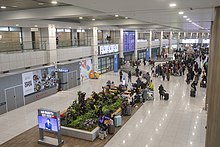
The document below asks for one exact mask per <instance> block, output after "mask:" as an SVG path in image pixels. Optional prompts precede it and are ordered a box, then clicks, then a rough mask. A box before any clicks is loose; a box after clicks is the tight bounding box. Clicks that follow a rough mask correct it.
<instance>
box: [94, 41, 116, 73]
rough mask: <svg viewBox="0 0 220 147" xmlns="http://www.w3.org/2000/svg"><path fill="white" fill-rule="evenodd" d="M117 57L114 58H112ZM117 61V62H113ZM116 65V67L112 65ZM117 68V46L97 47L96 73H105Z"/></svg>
mask: <svg viewBox="0 0 220 147" xmlns="http://www.w3.org/2000/svg"><path fill="white" fill-rule="evenodd" d="M115 55H117V57H116V58H115V57H114V56H115ZM116 60H117V62H115V61H116ZM115 63H117V65H114V64H115ZM114 66H117V67H118V44H112V45H102V46H99V57H98V72H99V73H106V72H109V71H113V70H114Z"/></svg>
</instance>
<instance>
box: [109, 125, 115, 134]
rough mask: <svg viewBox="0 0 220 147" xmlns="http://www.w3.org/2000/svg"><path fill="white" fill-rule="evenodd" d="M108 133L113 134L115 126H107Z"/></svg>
mask: <svg viewBox="0 0 220 147" xmlns="http://www.w3.org/2000/svg"><path fill="white" fill-rule="evenodd" d="M108 133H109V134H114V133H115V126H114V125H109V126H108Z"/></svg>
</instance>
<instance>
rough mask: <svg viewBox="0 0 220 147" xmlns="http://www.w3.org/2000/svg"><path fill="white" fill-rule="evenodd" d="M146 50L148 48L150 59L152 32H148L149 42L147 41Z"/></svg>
mask: <svg viewBox="0 0 220 147" xmlns="http://www.w3.org/2000/svg"><path fill="white" fill-rule="evenodd" d="M148 48H149V57H150V58H151V55H152V54H151V48H152V31H150V35H149V41H148Z"/></svg>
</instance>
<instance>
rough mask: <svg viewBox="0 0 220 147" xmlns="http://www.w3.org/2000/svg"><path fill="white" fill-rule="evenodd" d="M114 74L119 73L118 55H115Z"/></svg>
mask: <svg viewBox="0 0 220 147" xmlns="http://www.w3.org/2000/svg"><path fill="white" fill-rule="evenodd" d="M114 72H118V54H115V55H114Z"/></svg>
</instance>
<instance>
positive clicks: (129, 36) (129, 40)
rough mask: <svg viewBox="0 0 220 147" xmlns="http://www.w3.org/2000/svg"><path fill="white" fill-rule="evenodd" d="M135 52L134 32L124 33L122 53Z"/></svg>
mask: <svg viewBox="0 0 220 147" xmlns="http://www.w3.org/2000/svg"><path fill="white" fill-rule="evenodd" d="M134 50H135V32H130V31H125V32H124V52H132V51H134Z"/></svg>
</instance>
